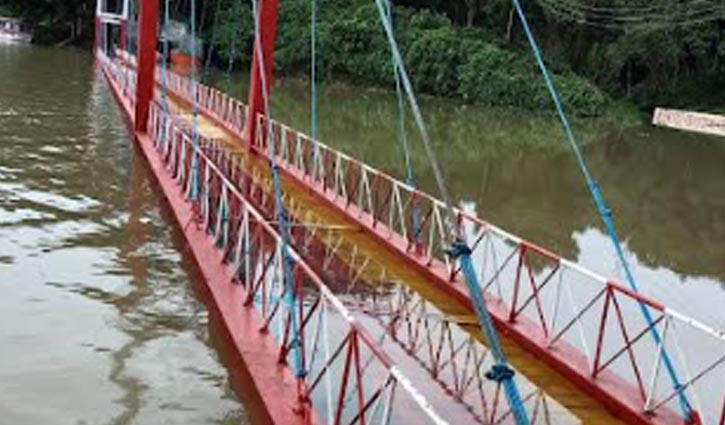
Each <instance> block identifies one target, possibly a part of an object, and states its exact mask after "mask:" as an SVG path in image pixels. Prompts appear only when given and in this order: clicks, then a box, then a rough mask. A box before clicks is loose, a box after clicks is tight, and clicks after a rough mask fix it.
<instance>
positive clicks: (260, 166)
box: [172, 98, 622, 424]
mask: <svg viewBox="0 0 725 425" xmlns="http://www.w3.org/2000/svg"><path fill="white" fill-rule="evenodd" d="M172 102H173V104H174V107H176V108H180V109H181V110H182V115H183V116H185V118H186V119H187V120H188V121H189V122H191V116H190V109H189V105H188V104H186V103H185V102H184V101H183V100H180V99H178V98H173V99H172ZM198 123H199V131H200V133H202V134H204V135H206V136H208V137H211V138H215V139H217V140H220V141H222V142H224V144H225V145H226V148H227V149H229V150H230V151H231V152H234V153H236V154H237V155H239V156H240V157H243V158H244V162H245V164H247V166H248V167H249V169H247V170H245V171H246V172H247V173H251V174H255V175H258V176H259V177H260V178H261V179H264V180H267V181H268V180H269V178H270V168H269V165H268V162H267V161H266V160H265V159H263V158H261V157H259V156H257V155H254V154H250V153H249V152H248V151H247V149H245V148H243V147H242V146H244V142H243V141H242V140H241V139H240V138H239V137H238V136H237V135H235V134H232V133H231V132H229V131H227V130H225V129H223V128H220V127H219V126H218V125H217V124H216V123H215V122H214V121H212V120H210V119H209V118H207V117H205V116H204V115H203V114H201V115H199V119H198ZM282 182H283V186H284V190H285V192H286V201H287V203H288V205H290V204H293V205H294V214H295V215H296V216H297V217H298V218H299V217H302V221H304V222H306V223H307V224H313V225H315V226H328V227H329V228H332V229H334V230H332V231H331V232H334V234H335V236H337V237H336V238H322V240H323V241H324V242H326V243H329V242H330V241H334V243H335V244H339V248H338V250H337V253H338V255H339V256H341V257H342V258H343V259H344V260H345V262H346V263H347V264H348V265H351V266H352V267H354V268H356V270H357V271H359V272H360V273H361V274H362V277H363V279H362V280H363V281H365V282H367V283H371V282H373V283H382V282H379V279H380V276H381V275H382V276H385V280H386V281H388V282H396V283H400V284H403V285H406V286H407V287H409V288H412V289H413V290H415V291H416V292H417V293H418V294H420V295H421V296H423V297H424V298H425V299H427V300H429V301H430V302H431V303H432V304H433V305H435V307H437V308H438V309H439V310H440V312H441V313H442V314H444V315H446V316H448V317H450V318H452V319H453V320H454V321H457V322H459V324H460V325H461V327H462V328H463V329H465V330H466V331H467V332H469V333H470V334H471V335H473V336H474V337H475V338H476V339H477V340H478V341H480V342H483V341H484V338H483V335H482V333H481V332H480V328H479V327H478V325H476V324H475V317H474V316H472V315H471V313H470V310H469V309H468V308H466V307H465V306H463V305H462V304H461V303H460V302H458V301H457V300H456V299H454V298H453V297H451V296H450V295H449V294H446V293H444V292H443V291H441V290H439V289H438V288H437V287H436V286H435V285H431V284H430V283H429V282H428V281H427V277H426V276H424V275H422V274H420V273H418V272H416V271H415V270H412V269H411V268H410V267H408V266H406V264H405V262H404V261H401V259H400V258H399V257H398V256H397V255H396V254H395V253H394V252H391V251H390V250H389V249H388V247H386V246H385V245H384V244H382V243H381V242H379V241H378V240H376V239H374V238H373V237H371V236H370V235H368V234H366V233H364V232H361V231H360V230H359V229H358V226H357V225H356V223H355V222H354V221H352V220H351V219H349V218H348V217H346V216H345V215H343V214H341V213H340V212H339V211H337V210H336V209H334V208H331V207H329V206H327V205H326V204H325V203H323V202H320V200H319V199H318V197H317V195H316V194H314V193H313V192H311V191H310V190H309V188H307V187H305V186H303V185H301V184H300V183H299V181H297V180H296V179H293V178H290V177H289V176H287V175H284V174H283V175H282ZM352 251H356V254H355V257H356V258H368V259H369V262H367V263H366V266H365V267H364V269H363V270H361V268H362V264H363V263H362V262H361V261H359V260H355V259H353V258H351V252H352ZM376 281H378V282H376ZM502 343H503V347H504V350H505V352H506V353H507V355H508V357H509V361H510V362H511V364H512V365H513V366H514V368H515V369H517V370H518V371H519V372H520V373H521V374H523V375H525V376H526V378H527V379H528V380H530V381H531V382H532V383H533V384H534V385H536V386H537V387H539V388H540V389H541V390H543V391H544V392H545V393H546V394H548V395H549V396H550V397H552V398H553V399H554V400H556V402H558V403H560V404H561V406H563V407H564V409H566V410H568V411H570V412H571V413H572V414H573V415H574V416H576V417H577V418H579V420H581V421H582V423H585V424H616V423H622V422H620V421H619V420H618V419H617V418H615V417H614V416H612V414H611V413H610V412H609V411H608V410H606V409H605V408H604V407H603V406H602V405H601V404H600V403H599V402H598V401H597V400H596V399H594V398H592V397H590V396H589V395H587V394H586V393H584V392H582V391H581V390H580V389H579V388H577V387H576V386H575V385H573V384H572V383H571V382H570V381H569V380H568V379H566V378H565V377H564V376H562V375H561V374H559V373H557V372H556V371H554V370H552V369H551V368H550V367H548V366H547V365H545V364H544V363H542V362H541V361H540V360H539V359H538V358H536V357H535V356H533V355H531V354H530V353H529V352H527V351H526V350H525V349H524V348H522V347H521V346H519V345H518V344H517V343H515V342H514V341H512V340H511V339H510V338H507V337H506V336H505V335H502ZM550 409H551V410H550V413H551V415H552V422H551V423H556V424H560V423H561V424H563V423H567V422H571V419H570V417H569V415H568V414H567V413H566V412H562V411H561V409H559V411H558V412H557V411H556V409H555V408H552V407H551V406H550ZM556 415H558V416H556Z"/></svg>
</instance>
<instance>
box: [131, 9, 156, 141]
mask: <svg viewBox="0 0 725 425" xmlns="http://www.w3.org/2000/svg"><path fill="white" fill-rule="evenodd" d="M158 27H159V0H142V1H141V16H140V18H139V25H138V67H137V72H138V77H137V78H138V80H137V81H136V111H135V128H136V131H139V132H142V133H145V132H146V126H147V124H148V123H147V121H148V117H149V103H150V102H151V99H152V98H153V95H154V84H155V81H154V73H155V67H156V43H157V41H158Z"/></svg>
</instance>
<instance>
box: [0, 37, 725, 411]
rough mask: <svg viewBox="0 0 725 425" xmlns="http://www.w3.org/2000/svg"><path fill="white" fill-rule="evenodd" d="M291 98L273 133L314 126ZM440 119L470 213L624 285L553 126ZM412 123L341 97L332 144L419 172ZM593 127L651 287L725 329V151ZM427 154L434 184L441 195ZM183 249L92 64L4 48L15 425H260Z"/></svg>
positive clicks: (645, 131) (514, 117)
mask: <svg viewBox="0 0 725 425" xmlns="http://www.w3.org/2000/svg"><path fill="white" fill-rule="evenodd" d="M219 78H220V80H219V81H217V83H218V84H224V81H222V80H224V77H221V76H220V77H219ZM236 79H237V80H239V79H240V78H236ZM241 79H242V80H243V78H241ZM240 85H242V84H235V87H239V86H240ZM235 90H236V89H235ZM274 93H275V95H274V98H273V106H272V111H273V114H274V116H275V118H278V119H280V120H282V121H285V122H287V123H289V124H291V125H293V126H296V127H298V128H301V129H307V128H309V119H310V118H309V106H308V87H307V85H306V84H305V83H304V82H301V81H296V80H286V81H284V82H281V83H278V84H276V86H275V91H274ZM240 95H243V93H242V94H240ZM423 108H424V111H425V114H426V117H427V120H428V122H429V123H430V126H431V131H432V134H433V137H434V140H435V142H436V145H437V149H436V150H437V151H438V152H439V156H440V159H441V162H442V163H443V165H444V169H445V171H446V174H447V177H448V180H449V182H450V184H451V187H452V191H453V193H454V196H455V197H456V200H457V202H460V203H463V204H465V205H466V206H468V207H469V208H475V209H476V211H477V212H478V213H479V214H480V215H481V216H482V217H484V218H486V219H487V220H489V221H491V222H493V223H496V224H498V225H500V226H501V227H504V228H506V229H508V230H510V231H512V232H514V233H517V234H519V235H521V236H524V237H526V238H527V239H530V240H532V241H534V242H537V243H539V244H541V245H543V246H545V247H547V248H550V249H551V250H554V251H556V252H558V253H560V254H562V255H564V256H566V257H568V258H571V259H574V260H577V261H579V262H581V263H584V264H585V265H587V266H589V267H591V268H592V269H594V270H596V271H598V272H601V273H602V274H605V275H608V276H615V277H617V276H619V275H620V274H621V273H620V271H619V269H618V268H617V266H616V260H615V257H614V254H613V252H612V249H611V247H610V245H609V242H608V240H607V238H606V236H605V235H604V233H603V232H602V226H601V225H600V224H599V221H598V218H597V216H596V211H595V210H594V208H593V205H592V203H591V201H590V200H589V197H588V196H589V195H588V193H587V190H586V186H585V185H584V183H583V178H582V176H581V174H580V172H579V171H578V170H577V168H576V163H575V162H574V160H573V159H572V155H571V153H570V152H569V151H568V150H567V149H566V147H565V145H564V144H563V143H564V142H563V140H562V139H561V136H560V131H559V129H558V128H557V126H556V124H555V122H554V121H553V119H552V117H551V116H548V115H540V114H530V113H521V112H520V111H518V112H517V111H511V110H494V109H483V108H477V107H470V106H462V105H459V104H456V103H455V102H451V101H444V100H439V99H424V101H423ZM395 111H396V109H395V98H394V96H393V95H392V94H391V93H388V92H383V91H376V90H360V89H355V88H350V87H345V86H343V85H336V84H331V85H326V86H324V87H322V91H321V100H320V119H319V123H320V128H319V131H320V133H319V134H320V137H321V139H322V140H324V141H325V142H327V143H328V144H330V145H332V146H335V147H337V148H340V149H342V150H344V151H347V152H350V153H352V154H355V155H357V156H359V157H361V158H362V159H364V160H366V161H369V162H370V163H372V164H374V165H375V166H377V167H380V168H382V169H385V170H387V171H389V172H391V173H395V174H397V175H403V173H404V172H405V169H404V167H403V166H402V163H403V161H402V153H401V149H400V147H399V145H398V142H397V141H396V137H395V129H396V125H397V121H396V120H395ZM575 128H576V130H577V133H578V134H580V135H581V136H582V142H583V143H584V144H585V145H586V148H585V155H586V157H587V158H588V159H589V161H590V165H591V167H592V169H593V171H594V174H595V175H596V176H598V178H599V179H600V182H601V186H602V190H603V192H604V194H605V197H606V198H607V200H608V201H609V203H610V206H611V207H612V209H613V211H614V214H615V218H616V219H617V222H618V224H619V229H620V232H621V236H622V239H623V240H624V241H625V242H626V248H627V255H628V256H629V259H630V261H631V262H632V264H633V265H634V271H635V275H636V276H637V279H638V280H639V281H640V283H641V284H642V285H643V290H644V291H645V292H647V293H648V294H650V295H653V296H654V297H655V298H657V299H660V300H662V301H664V302H665V303H666V304H668V305H671V306H672V307H674V308H675V309H678V310H680V311H682V312H685V313H687V314H690V315H692V316H694V317H697V318H699V319H701V320H703V321H705V322H707V323H709V324H710V325H713V326H716V327H719V328H725V312H723V310H722V308H721V307H722V306H723V305H725V265H724V264H723V261H722V259H723V258H725V198H724V197H723V196H722V194H723V193H725V171H724V170H725V169H724V168H723V164H725V140H720V139H717V138H714V137H705V136H697V135H692V134H685V133H679V132H673V131H667V130H659V129H653V128H651V127H649V126H644V125H641V126H634V127H629V128H627V129H624V130H623V129H621V127H620V126H617V125H611V124H607V123H604V122H599V121H598V122H595V123H592V122H589V123H576V124H575ZM411 134H412V132H411ZM411 143H412V144H413V146H414V149H413V163H414V166H415V171H416V174H417V177H418V184H419V185H420V186H421V187H423V188H424V189H427V190H431V191H433V190H434V187H433V185H432V179H431V176H430V169H429V167H428V166H427V165H426V160H425V156H424V154H423V151H422V149H421V148H420V143H418V142H417V141H416V140H415V137H414V136H412V135H411ZM182 248H183V247H182V246H181V244H180V242H179V239H178V237H177V235H175V233H174V231H173V229H172V227H171V225H170V220H168V218H167V215H166V213H165V211H164V209H163V208H162V206H161V203H160V199H159V196H158V194H157V192H155V191H154V189H153V188H152V186H151V185H150V180H149V176H148V174H147V172H146V170H145V169H144V167H143V164H142V162H141V161H140V160H139V157H138V155H137V154H136V153H135V152H134V150H133V148H132V146H131V141H130V138H129V134H128V131H127V129H126V126H125V124H124V122H123V120H122V118H121V115H120V112H119V109H118V107H117V105H116V104H115V102H114V100H113V98H112V96H111V94H110V92H109V90H108V88H107V86H106V85H105V83H104V82H103V80H102V79H101V78H100V77H99V76H98V75H97V74H95V73H94V71H93V68H92V61H91V58H90V55H89V54H87V53H85V52H78V51H72V50H50V49H41V48H35V47H32V48H31V47H22V46H0V288H1V289H2V297H0V311H1V312H2V313H3V320H2V322H0V415H2V417H3V422H5V421H7V422H8V423H22V424H49V423H53V424H73V425H78V424H119V425H122V424H156V423H169V424H238V423H240V422H242V423H244V422H246V418H245V414H244V411H243V408H242V407H241V406H240V404H239V403H238V401H237V398H236V397H235V395H234V391H233V390H232V389H231V388H230V384H229V380H228V378H227V372H226V370H225V369H224V366H223V365H222V362H221V361H220V360H219V355H218V350H217V349H216V348H215V347H216V340H215V338H214V337H213V327H211V326H210V325H209V321H210V319H209V317H208V315H207V313H206V309H205V308H204V305H203V303H202V302H201V301H200V300H199V298H198V297H197V296H196V295H195V293H194V290H193V289H192V287H193V285H192V281H193V276H192V275H190V272H189V271H188V270H190V269H189V268H188V267H187V266H186V261H188V259H186V258H185V257H184V256H183V255H182V254H181V252H182Z"/></svg>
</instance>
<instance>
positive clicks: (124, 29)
mask: <svg viewBox="0 0 725 425" xmlns="http://www.w3.org/2000/svg"><path fill="white" fill-rule="evenodd" d="M127 34H128V21H126V20H125V19H124V20H123V21H121V34H120V38H121V39H120V40H118V48H119V49H121V50H123V51H124V52H125V51H126V37H127Z"/></svg>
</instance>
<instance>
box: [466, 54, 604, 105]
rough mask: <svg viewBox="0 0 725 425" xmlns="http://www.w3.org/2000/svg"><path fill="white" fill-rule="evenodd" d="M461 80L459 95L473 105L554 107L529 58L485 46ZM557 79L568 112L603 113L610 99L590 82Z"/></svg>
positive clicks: (567, 77) (566, 76)
mask: <svg viewBox="0 0 725 425" xmlns="http://www.w3.org/2000/svg"><path fill="white" fill-rule="evenodd" d="M459 76H460V81H461V84H460V86H459V94H460V95H461V96H463V97H464V98H465V99H468V100H470V101H473V102H476V103H482V104H486V105H492V106H500V105H503V106H515V107H523V108H528V109H545V108H551V107H552V102H551V98H550V96H549V92H548V90H547V88H546V86H545V84H544V80H543V78H542V77H541V75H540V73H539V70H538V68H536V66H535V65H534V64H531V63H530V62H529V61H528V58H525V57H523V56H521V55H519V54H516V53H514V52H512V51H509V50H504V49H502V48H500V47H498V46H495V45H492V44H487V43H481V44H480V46H479V48H478V49H477V51H476V53H475V54H473V55H472V57H471V59H470V60H469V61H468V62H467V63H466V64H464V65H463V66H462V67H461V68H460V74H459ZM553 79H554V84H555V86H556V88H557V89H558V91H559V94H560V95H561V99H562V103H563V104H564V107H565V108H566V109H567V110H569V111H571V112H573V113H575V114H577V115H581V116H598V115H601V114H602V113H603V111H604V107H605V106H606V104H607V101H608V100H607V97H606V96H605V95H604V93H603V92H602V91H601V90H599V89H598V88H597V87H596V86H594V85H593V84H591V83H590V82H589V81H587V80H586V79H584V78H582V77H579V76H577V75H574V74H573V73H563V74H559V75H554V77H553Z"/></svg>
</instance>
